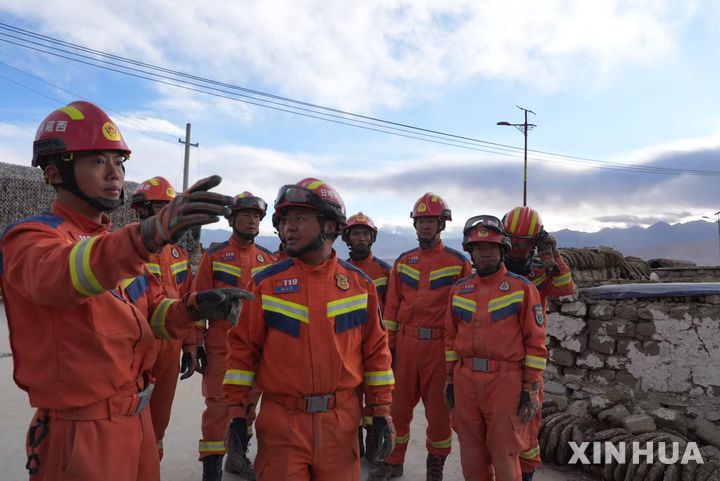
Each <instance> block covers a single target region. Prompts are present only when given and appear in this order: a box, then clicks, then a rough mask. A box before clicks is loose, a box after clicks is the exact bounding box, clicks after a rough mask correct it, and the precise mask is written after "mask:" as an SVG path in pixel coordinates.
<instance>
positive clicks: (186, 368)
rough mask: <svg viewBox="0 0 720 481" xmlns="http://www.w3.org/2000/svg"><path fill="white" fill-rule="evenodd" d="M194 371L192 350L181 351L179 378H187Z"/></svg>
mask: <svg viewBox="0 0 720 481" xmlns="http://www.w3.org/2000/svg"><path fill="white" fill-rule="evenodd" d="M194 372H195V355H194V354H193V353H192V352H183V355H182V358H180V374H181V375H180V380H183V379H187V378H189V377H190V376H192V375H193V373H194Z"/></svg>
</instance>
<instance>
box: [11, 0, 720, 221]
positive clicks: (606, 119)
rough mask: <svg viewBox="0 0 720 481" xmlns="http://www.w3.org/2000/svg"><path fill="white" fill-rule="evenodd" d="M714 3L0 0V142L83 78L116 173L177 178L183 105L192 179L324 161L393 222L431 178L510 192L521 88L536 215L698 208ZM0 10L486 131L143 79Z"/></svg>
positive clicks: (352, 198)
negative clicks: (108, 133)
mask: <svg viewBox="0 0 720 481" xmlns="http://www.w3.org/2000/svg"><path fill="white" fill-rule="evenodd" d="M718 18H720V2H718V1H717V0H709V1H699V0H698V1H692V0H678V1H673V0H625V1H620V0H599V1H596V2H583V1H575V2H572V1H560V0H555V1H553V0H547V1H543V2H529V1H509V0H497V1H495V0H482V1H481V0H467V1H460V0H458V1H452V0H437V1H434V0H432V1H431V0H427V1H417V0H416V1H394V0H377V1H374V0H368V1H363V2H348V1H333V0H322V1H319V0H318V1H316V0H298V1H294V2H286V1H274V0H265V1H247V2H220V1H204V2H184V3H183V4H182V8H180V7H179V4H178V2H172V1H170V0H143V1H138V0H128V1H125V2H120V3H118V2H88V1H83V0H64V1H62V2H60V1H50V0H43V1H40V2H28V1H26V0H0V24H2V25H0V159H2V161H3V162H11V163H18V164H29V162H30V157H31V144H32V139H33V136H34V132H35V129H36V128H37V125H38V124H39V123H40V121H41V120H42V119H43V118H44V116H45V115H46V114H48V113H49V112H50V111H52V110H53V109H55V108H58V107H60V106H61V105H63V104H66V103H68V102H70V101H72V100H75V99H77V98H84V99H88V100H91V101H93V102H95V103H97V104H99V105H101V106H102V107H103V108H105V109H106V110H107V111H108V112H109V113H110V114H111V116H112V117H113V118H114V119H115V120H116V122H117V123H118V125H119V126H120V129H121V130H122V132H123V134H124V136H125V137H126V139H127V141H128V143H129V144H130V146H131V148H132V149H133V156H132V159H131V160H130V162H128V164H127V176H128V179H129V180H135V181H141V180H143V179H145V178H148V177H151V176H154V175H158V174H161V175H165V176H166V177H168V178H169V179H170V181H171V182H172V183H173V184H175V185H176V186H177V187H180V186H181V184H182V155H183V147H182V145H180V144H178V142H177V140H178V137H181V136H184V129H185V123H186V122H191V123H192V129H193V130H192V140H193V141H194V142H199V143H200V147H199V149H192V153H191V169H190V181H191V182H193V181H194V180H196V179H197V178H198V176H205V175H208V174H212V173H219V174H221V175H222V176H223V178H224V182H223V185H222V186H221V187H222V189H223V190H225V191H227V192H228V193H237V192H240V191H243V190H251V191H253V192H254V193H256V194H258V195H261V196H263V197H264V198H266V200H268V202H270V203H271V202H272V200H273V199H274V198H275V195H276V193H277V189H278V187H279V186H280V185H282V184H285V183H294V182H296V181H298V180H300V179H301V178H304V177H308V176H314V177H319V178H321V179H323V180H326V181H327V182H329V183H331V184H332V185H333V186H335V187H336V188H337V190H338V191H340V193H341V195H342V196H343V197H344V199H345V202H346V204H347V207H348V210H349V211H351V212H356V211H358V210H363V211H365V213H367V214H369V215H370V216H372V217H373V218H374V219H375V220H376V222H377V223H378V224H380V225H381V226H382V227H384V228H389V229H395V228H398V227H401V226H408V225H409V218H408V213H409V211H410V209H411V207H412V204H413V203H414V201H415V199H417V198H418V197H419V196H420V195H421V194H422V193H423V192H426V191H432V192H434V193H436V194H439V195H441V196H442V197H444V198H445V199H446V200H447V201H448V203H449V204H450V207H451V208H452V210H453V217H454V218H455V222H454V223H453V225H454V227H455V228H459V227H461V226H462V222H463V220H464V219H466V218H467V217H469V216H471V215H474V214H478V213H490V214H495V215H498V216H501V215H502V214H503V213H504V212H506V211H507V210H509V209H510V208H512V207H515V206H516V205H519V204H521V203H522V172H523V159H522V146H523V136H522V134H521V132H519V131H517V130H516V129H514V128H512V127H502V126H497V125H496V123H497V122H498V121H509V122H511V123H521V122H522V121H523V117H522V112H521V111H520V110H518V109H517V108H516V105H520V106H522V107H526V108H529V109H531V110H533V111H534V112H536V114H537V115H534V116H533V115H530V119H529V121H530V122H532V123H535V124H537V128H535V129H534V130H532V131H530V133H529V149H531V151H530V153H529V174H528V204H529V205H531V206H533V207H535V208H536V209H538V210H539V211H540V213H541V215H542V217H543V220H544V221H545V225H546V227H547V228H548V230H558V229H562V228H572V229H579V230H586V231H594V230H598V229H601V228H603V227H622V226H628V225H643V226H646V225H649V224H651V223H654V222H657V221H659V220H665V221H668V222H682V221H688V220H694V219H698V218H700V217H701V216H703V215H711V216H712V215H713V214H714V213H715V212H716V211H718V210H720V202H718V195H717V189H716V187H715V186H716V185H717V181H718V180H720V176H718V175H720V165H719V164H720V163H719V162H718V159H719V154H720V114H719V112H718V110H719V109H718V107H720V88H718V85H720V55H718V54H717V46H718V45H720V23H718V22H717V19H718ZM13 28H21V29H24V30H27V31H31V32H35V33H39V34H42V35H46V36H50V37H53V38H56V39H61V40H63V41H65V42H71V43H73V44H78V45H82V46H85V47H88V48H92V49H96V50H99V51H102V52H107V53H111V54H114V55H118V56H122V57H126V58H129V59H132V60H136V61H140V62H145V63H147V64H152V65H154V66H160V67H164V68H167V69H172V70H175V71H179V72H183V73H187V74H191V75H194V76H197V77H203V78H205V79H210V80H213V81H217V82H223V83H226V84H229V85H233V86H240V87H244V88H248V89H253V90H257V91H262V92H267V93H272V94H275V95H277V96H282V97H287V98H291V99H296V100H301V101H304V102H307V103H312V104H317V105H321V106H326V107H332V108H335V109H338V110H343V111H346V112H351V113H356V114H361V115H364V116H368V117H373V118H379V119H383V120H388V121H392V122H397V123H402V124H407V125H411V126H416V127H422V128H425V129H428V130H432V131H437V132H443V133H450V134H453V135H457V136H462V137H467V138H472V139H476V140H480V141H482V142H476V141H467V140H465V141H463V142H464V143H460V144H458V143H457V140H460V139H458V138H457V137H450V138H449V137H445V136H440V135H439V134H432V135H435V136H434V137H428V136H424V135H422V134H423V133H427V132H426V131H418V130H412V131H411V133H409V134H408V133H407V132H405V133H403V134H402V135H409V136H411V137H422V138H425V139H426V140H433V141H434V142H428V141H421V140H418V139H416V138H408V137H406V136H398V135H389V134H387V133H382V132H378V131H376V130H367V129H360V128H356V127H350V126H347V125H343V124H340V123H337V122H346V123H355V125H358V123H357V122H356V121H355V122H353V121H350V120H351V119H353V118H354V119H355V120H358V119H360V118H358V117H348V116H347V115H345V114H340V113H337V112H335V113H334V114H333V115H337V116H336V117H332V118H331V119H332V120H336V121H337V122H335V123H333V122H327V121H323V120H318V119H315V118H310V117H307V116H300V115H296V114H292V113H288V112H284V111H280V110H276V109H270V108H267V107H268V105H270V104H267V103H264V105H265V106H264V107H260V106H256V105H252V104H248V103H243V102H240V101H238V100H246V101H247V100H250V99H248V97H238V96H237V94H238V93H243V92H241V91H239V90H237V89H235V88H233V87H228V86H219V85H218V84H214V85H211V87H213V88H216V89H220V90H223V91H224V92H220V91H219V90H209V89H208V88H207V87H208V85H209V84H207V83H205V82H201V81H199V80H198V81H195V80H192V81H193V82H195V83H197V84H201V85H204V86H203V87H192V86H191V88H198V89H199V90H205V91H212V92H214V93H216V94H220V95H223V96H224V97H232V98H223V97H217V96H211V95H207V94H204V93H199V92H193V91H189V90H186V89H181V88H178V87H176V86H173V85H168V84H167V83H166V84H161V83H157V82H151V81H148V80H145V79H141V78H137V77H132V76H127V75H123V74H120V73H117V72H113V71H109V70H106V69H100V68H96V67H93V66H89V65H86V64H81V63H78V62H73V61H70V60H67V59H64V58H60V57H57V56H51V55H48V54H45V53H40V52H38V51H36V50H31V49H28V48H23V47H20V46H18V45H14V44H12V43H8V42H14V43H20V44H23V45H26V46H31V47H34V48H40V47H39V46H38V44H37V42H38V39H37V37H36V38H35V39H34V40H33V41H34V42H35V43H28V40H27V39H28V38H29V37H27V35H26V34H21V33H19V32H18V31H17V30H14V31H13V30H12V29H13ZM55 47H57V45H55ZM43 48H45V49H46V47H43ZM68 50H72V49H68ZM53 51H54V52H55V53H60V52H59V50H53ZM74 51H75V52H77V51H76V50H74ZM63 55H66V56H71V55H67V54H63ZM86 55H87V54H86ZM88 56H89V57H90V58H85V59H84V61H87V62H88V63H93V62H95V61H93V60H91V59H92V58H97V57H94V56H93V55H88ZM76 58H77V57H76ZM106 66H107V64H106ZM153 72H155V73H157V70H154V71H153ZM135 73H136V74H137V73H138V72H137V71H135ZM186 80H187V79H186ZM165 81H166V82H168V83H172V84H178V82H177V81H176V80H168V79H166V80H165ZM184 85H185V86H186V87H188V84H184ZM244 94H245V95H247V94H248V93H247V92H244ZM265 98H266V99H268V98H267V97H265ZM251 101H253V100H251ZM273 101H276V102H278V103H285V104H286V105H287V102H284V101H281V100H279V99H274V100H273ZM253 102H254V103H263V102H262V101H253ZM295 105H298V104H295ZM271 106H275V107H276V108H283V109H284V110H292V109H288V108H286V107H284V106H281V105H278V104H277V103H276V104H272V105H271ZM302 108H307V109H308V110H315V109H311V107H310V106H307V105H306V106H304V107H302ZM308 110H304V111H302V112H304V113H306V114H307V113H310V112H308ZM295 111H296V112H297V110H295ZM325 112H328V111H325ZM311 115H315V116H318V115H316V114H312V113H311ZM320 116H322V115H320ZM326 118H328V117H326ZM360 120H362V119H360ZM363 122H372V121H370V120H368V119H365V120H363ZM373 124H374V125H371V124H370V123H364V124H359V125H362V126H365V127H370V128H374V129H377V128H378V124H377V123H373ZM381 125H382V126H383V127H382V129H381V130H387V129H388V127H389V126H390V127H392V124H381ZM405 130H407V129H405ZM394 132H395V133H401V132H399V131H397V130H395V131H394ZM452 139H455V140H454V141H453V140H452ZM438 142H443V143H438ZM486 142H491V143H494V144H488V143H486ZM447 144H455V145H447ZM496 144H500V145H496ZM458 145H462V146H463V147H465V148H462V147H460V146H458ZM541 152H542V153H541ZM632 166H635V167H632ZM598 167H600V168H598ZM639 171H641V172H639ZM690 171H692V172H693V173H694V174H699V175H690V174H689V172H690ZM683 172H684V173H685V174H684V175H680V174H681V173H683ZM351 212H350V213H351ZM266 224H267V225H264V226H263V227H264V228H263V231H264V233H271V232H272V228H271V226H270V225H269V221H268V222H266Z"/></svg>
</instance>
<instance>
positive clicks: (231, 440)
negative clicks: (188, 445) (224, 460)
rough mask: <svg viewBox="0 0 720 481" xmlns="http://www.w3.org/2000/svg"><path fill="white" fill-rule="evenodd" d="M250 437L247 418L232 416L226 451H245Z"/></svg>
mask: <svg viewBox="0 0 720 481" xmlns="http://www.w3.org/2000/svg"><path fill="white" fill-rule="evenodd" d="M249 443H250V438H248V427H247V419H245V418H234V419H233V420H232V422H231V423H230V428H229V429H228V449H227V452H228V453H236V452H239V451H240V449H242V451H243V452H245V453H246V452H247V450H248V444H249Z"/></svg>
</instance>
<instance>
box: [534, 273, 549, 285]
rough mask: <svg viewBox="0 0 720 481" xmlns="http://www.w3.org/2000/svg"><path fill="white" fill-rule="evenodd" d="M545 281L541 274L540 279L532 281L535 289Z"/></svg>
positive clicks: (545, 277) (544, 276)
mask: <svg viewBox="0 0 720 481" xmlns="http://www.w3.org/2000/svg"><path fill="white" fill-rule="evenodd" d="M545 279H547V276H546V275H545V274H543V275H541V276H540V277H536V278H535V279H533V284H535V287H537V286H539V285H540V284H542V283H543V282H545Z"/></svg>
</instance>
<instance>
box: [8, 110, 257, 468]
mask: <svg viewBox="0 0 720 481" xmlns="http://www.w3.org/2000/svg"><path fill="white" fill-rule="evenodd" d="M129 154H130V149H129V148H128V146H127V144H126V143H125V141H124V140H123V138H122V136H121V134H120V132H119V131H118V129H117V127H115V124H114V123H113V122H112V120H110V118H109V117H108V116H107V115H106V114H105V112H103V111H102V110H101V109H100V108H98V107H97V106H96V105H93V104H91V103H89V102H83V101H77V102H72V103H71V104H69V105H67V106H65V107H63V108H60V109H58V110H56V111H54V112H52V113H51V114H50V115H49V116H48V117H46V118H45V120H43V122H42V123H41V124H40V127H39V128H38V131H37V135H36V137H35V142H34V144H33V160H32V165H33V166H38V167H40V168H42V169H43V174H44V177H45V179H46V181H47V182H48V183H49V184H50V185H52V186H53V187H54V188H55V190H56V199H55V201H54V202H53V204H52V206H51V210H50V212H46V213H44V214H41V215H37V216H34V217H30V218H27V219H23V220H21V221H19V222H16V223H15V224H13V225H11V226H10V227H8V228H7V229H6V231H5V233H4V234H3V236H2V240H1V241H0V254H1V255H0V259H2V260H1V261H0V287H1V288H2V293H3V298H4V300H5V309H6V314H7V318H8V327H9V330H10V344H11V348H12V352H13V362H14V365H15V366H14V371H13V375H14V379H15V382H16V384H17V385H18V386H19V387H20V388H21V389H23V390H24V391H26V392H27V393H28V396H29V398H30V404H31V405H32V406H33V407H35V408H37V412H36V414H35V416H34V418H33V421H32V424H31V426H30V429H29V431H28V435H27V439H26V443H27V452H28V461H27V465H26V467H27V469H28V470H29V472H30V479H31V480H33V481H39V480H53V481H56V480H66V479H113V480H119V481H138V480H140V481H145V480H148V481H150V480H152V481H157V479H159V477H160V466H159V458H158V454H157V449H156V448H155V444H156V440H155V435H154V432H153V429H152V424H151V419H150V412H149V410H147V409H144V408H145V407H146V406H147V404H148V401H149V399H150V395H151V394H152V391H153V387H154V386H153V384H152V377H151V376H150V368H151V367H152V365H153V363H154V361H155V357H156V346H155V343H154V342H153V334H155V336H158V337H161V338H169V337H171V336H172V337H178V336H180V335H184V334H186V333H187V331H188V330H190V329H191V328H192V323H193V321H194V320H196V319H200V318H207V317H209V318H211V319H219V318H226V317H227V316H232V317H236V316H237V311H238V309H239V299H240V298H241V297H243V296H244V293H243V292H242V291H240V290H238V289H228V290H214V291H205V292H198V293H190V294H185V295H184V296H183V297H182V299H181V300H178V299H171V298H167V297H165V296H164V295H163V293H162V288H161V286H160V284H159V283H158V282H157V279H155V277H154V276H152V275H149V274H148V273H147V271H144V265H145V264H147V263H148V262H150V259H151V256H152V255H153V254H157V253H158V252H160V251H161V250H162V248H163V247H164V246H165V245H167V244H174V243H176V242H177V241H178V240H179V239H180V238H181V237H182V236H183V235H184V234H185V232H186V231H187V230H188V229H190V228H192V227H194V226H199V225H202V224H208V223H212V222H216V221H217V219H218V217H217V216H218V215H221V214H224V213H225V211H226V209H227V205H229V204H230V203H231V201H232V199H231V198H229V197H226V196H224V195H220V194H216V193H211V192H208V190H209V189H210V188H212V187H214V186H216V185H218V184H219V183H220V178H219V177H217V176H214V177H209V178H207V179H202V180H201V181H199V182H198V183H196V184H195V185H194V186H192V187H191V188H190V189H188V190H187V191H186V192H184V193H182V194H180V195H178V196H177V197H176V198H175V199H173V200H172V201H171V202H169V203H168V204H167V205H166V206H165V207H163V208H162V209H160V211H159V212H158V213H157V214H156V215H154V216H151V217H149V218H147V219H145V220H143V221H142V222H141V223H139V224H131V225H127V226H125V227H122V228H120V229H118V230H116V231H114V232H108V229H109V227H110V221H109V219H108V218H107V216H106V215H105V213H107V212H111V211H112V210H114V209H117V208H118V207H120V205H122V201H123V180H124V177H125V169H124V165H123V164H124V162H125V160H126V159H127V157H128V156H129ZM129 278H132V280H131V282H129V283H125V282H123V279H129ZM148 320H149V322H148Z"/></svg>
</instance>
